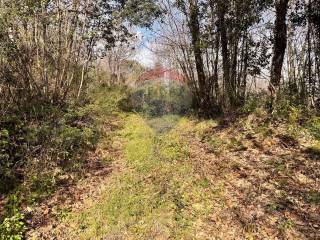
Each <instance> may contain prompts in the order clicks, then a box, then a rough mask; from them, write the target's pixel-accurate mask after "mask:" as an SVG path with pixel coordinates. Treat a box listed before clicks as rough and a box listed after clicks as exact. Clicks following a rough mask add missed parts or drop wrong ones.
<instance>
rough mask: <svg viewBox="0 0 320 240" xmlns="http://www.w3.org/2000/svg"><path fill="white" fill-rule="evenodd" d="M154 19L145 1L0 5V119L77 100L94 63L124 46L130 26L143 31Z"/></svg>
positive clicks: (45, 0) (48, 0) (36, 0)
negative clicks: (39, 106) (14, 112)
mask: <svg viewBox="0 0 320 240" xmlns="http://www.w3.org/2000/svg"><path fill="white" fill-rule="evenodd" d="M138 2H139V4H138ZM144 11H152V14H144V13H145V12H144ZM157 14H158V12H157V10H156V8H155V6H154V4H153V3H152V1H148V0H145V1H136V0H128V1H126V0H121V1H107V0H98V1H92V0H66V1H64V0H31V1H24V0H22V1H11V0H10V1H9V0H8V1H6V0H4V1H1V3H0V15H1V16H0V61H1V64H0V92H1V96H2V98H1V101H0V102H1V114H2V115H3V114H5V112H6V109H9V108H11V107H13V108H16V107H17V108H23V107H26V105H28V106H29V107H30V104H31V105H32V104H35V103H36V102H42V103H43V102H47V103H50V104H52V103H53V104H61V103H64V102H65V101H66V100H67V98H69V97H71V98H73V99H74V98H80V96H81V94H82V91H83V89H84V88H85V86H86V84H87V83H88V80H89V79H88V72H89V70H90V68H92V67H93V66H94V64H95V60H97V58H99V57H102V56H103V55H104V54H105V53H106V52H107V50H109V49H110V48H112V47H114V46H115V45H119V44H121V43H125V41H126V40H127V39H128V37H130V36H131V34H130V32H129V31H128V25H129V24H130V23H131V24H132V23H133V24H139V25H143V26H147V25H149V24H150V21H151V20H152V19H153V17H154V16H156V15H157ZM140 16H145V17H140ZM28 106H27V107H28Z"/></svg>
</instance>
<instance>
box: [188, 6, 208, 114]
mask: <svg viewBox="0 0 320 240" xmlns="http://www.w3.org/2000/svg"><path fill="white" fill-rule="evenodd" d="M189 8H190V18H189V29H190V32H191V39H192V48H193V53H194V58H195V64H196V71H197V75H198V83H199V95H200V96H199V101H200V102H199V103H198V104H199V107H200V111H201V115H204V116H205V117H208V116H210V114H211V111H212V110H213V109H212V106H211V97H210V89H209V88H208V86H207V84H206V76H205V72H204V63H203V57H202V50H201V34H200V25H199V6H198V2H197V1H196V0H189Z"/></svg>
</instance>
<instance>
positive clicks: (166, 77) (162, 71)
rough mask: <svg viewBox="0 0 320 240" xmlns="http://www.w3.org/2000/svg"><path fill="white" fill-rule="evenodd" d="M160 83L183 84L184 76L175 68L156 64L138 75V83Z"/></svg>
mask: <svg viewBox="0 0 320 240" xmlns="http://www.w3.org/2000/svg"><path fill="white" fill-rule="evenodd" d="M151 82H152V83H162V84H165V85H169V84H170V83H173V82H174V83H177V84H181V85H183V84H185V78H184V76H183V75H182V74H180V73H179V72H178V71H177V70H175V69H166V68H164V67H161V66H156V67H154V68H152V69H149V70H147V71H145V72H144V73H142V74H141V75H140V77H139V80H138V84H139V85H143V84H146V83H151Z"/></svg>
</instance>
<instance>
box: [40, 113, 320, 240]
mask: <svg viewBox="0 0 320 240" xmlns="http://www.w3.org/2000/svg"><path fill="white" fill-rule="evenodd" d="M123 116H124V115H121V118H123V119H122V120H121V122H122V123H123V127H122V128H121V129H120V130H119V129H118V130H116V133H114V131H112V132H113V134H112V136H113V137H112V138H111V139H108V140H107V141H106V142H104V141H103V140H102V142H101V144H100V145H101V146H100V147H99V148H98V151H100V150H101V149H104V148H106V149H108V151H107V152H110V148H111V149H114V150H115V151H116V154H115V155H114V157H112V158H110V159H111V160H112V163H111V168H112V169H113V171H112V172H111V173H109V174H108V176H107V177H105V178H102V181H101V182H99V184H98V185H97V189H93V190H92V195H90V194H89V195H88V196H87V197H85V198H84V201H82V202H81V203H79V206H77V207H75V208H72V210H71V211H69V212H68V213H66V214H62V216H61V217H60V218H58V219H57V221H56V222H55V223H54V224H50V225H51V227H50V234H49V235H46V237H45V238H35V239H108V240H109V239H121V240H122V239H123V240H127V239H129V240H131V239H132V240H140V239H141V240H144V239H146V240H149V239H150V240H153V239H179V240H180V239H186V240H187V239H199V240H206V239H208V240H209V239H318V238H317V237H318V231H317V229H318V227H319V213H318V209H319V197H318V196H319V192H318V189H319V187H318V185H317V184H318V182H317V181H318V180H317V179H318V178H317V176H319V170H318V169H319V168H318V166H319V162H318V161H315V160H313V158H312V156H309V155H308V153H305V150H303V148H301V149H299V148H287V147H284V146H283V144H282V142H281V141H280V142H279V141H278V140H277V139H278V137H277V136H278V135H275V134H273V135H270V136H269V137H266V136H265V135H264V132H261V131H260V130H259V129H258V128H256V130H252V128H251V125H252V123H250V124H249V126H250V128H248V129H246V125H248V124H246V122H240V123H238V124H234V126H232V127H223V126H220V125H218V124H217V122H215V121H213V120H210V121H200V120H192V119H190V118H183V117H178V116H164V117H162V118H154V119H147V118H143V117H141V116H140V115H137V114H129V115H125V117H123ZM249 120H250V119H249ZM121 125H122V124H121ZM106 131H107V132H108V131H110V130H106ZM270 142H271V143H270ZM109 145H112V146H109ZM99 149H100V150H99ZM101 151H102V150H101ZM111 152H112V151H111ZM110 159H109V157H108V154H106V160H107V161H108V162H110ZM109 164H110V163H109ZM297 166H299V167H297ZM300 166H303V169H302V168H301V167H300ZM89 185H90V183H89ZM288 186H290V187H288ZM307 188H308V189H307ZM292 189H297V191H292ZM303 189H305V191H303ZM74 205H78V203H75V204H74ZM37 231H38V230H37V229H36V230H35V232H36V233H37ZM41 231H42V232H45V231H47V229H44V230H43V229H42V230H41ZM38 236H39V235H38ZM48 236H49V237H51V238H49V237H48Z"/></svg>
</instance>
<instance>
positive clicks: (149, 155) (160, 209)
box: [65, 115, 219, 239]
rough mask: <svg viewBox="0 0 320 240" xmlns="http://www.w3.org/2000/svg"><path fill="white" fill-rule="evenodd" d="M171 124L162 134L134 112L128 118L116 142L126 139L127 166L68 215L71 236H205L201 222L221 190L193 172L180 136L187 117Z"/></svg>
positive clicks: (119, 237) (165, 237)
mask: <svg viewBox="0 0 320 240" xmlns="http://www.w3.org/2000/svg"><path fill="white" fill-rule="evenodd" d="M172 121H173V120H172ZM167 122H168V119H167ZM175 122H176V123H177V125H176V126H175V127H174V128H172V129H171V130H169V131H168V132H165V133H161V132H162V131H156V130H155V129H152V128H151V127H150V126H149V125H148V123H147V122H146V120H144V119H143V118H141V117H140V116H138V115H130V116H129V117H128V118H127V120H126V124H125V127H124V129H123V130H122V131H121V132H120V133H119V136H118V139H117V140H116V141H120V142H123V143H124V148H123V151H124V160H125V167H124V169H123V170H122V171H121V172H118V173H117V174H115V175H114V176H113V177H112V180H111V181H110V183H109V186H108V187H107V189H106V191H105V192H104V193H103V197H102V198H100V201H99V202H96V203H94V204H92V205H91V207H89V208H86V209H84V210H83V211H80V212H77V213H73V214H71V217H70V218H69V219H67V221H66V223H65V224H66V225H69V224H70V225H69V226H70V229H67V231H68V233H67V235H68V236H69V238H71V239H73V238H74V237H76V236H77V237H78V239H169V238H170V239H195V238H198V239H203V236H201V229H203V228H202V224H203V223H204V222H205V221H206V217H207V216H208V214H209V213H210V212H211V211H210V209H211V208H212V204H213V202H214V201H215V200H216V198H217V195H218V194H219V188H217V187H215V186H210V185H211V184H210V183H209V182H208V180H207V179H206V178H203V177H202V176H201V175H199V174H197V172H196V170H195V168H194V165H193V163H192V160H191V159H190V158H189V146H188V144H187V143H186V142H185V141H184V139H183V135H184V134H188V130H190V122H189V120H187V119H184V118H181V119H179V120H177V119H175ZM161 123H163V121H160V122H159V124H161ZM169 123H170V120H169ZM151 124H153V126H159V125H157V123H155V121H153V122H152V123H151ZM171 127H172V126H171ZM157 130H159V129H157ZM161 130H163V129H161Z"/></svg>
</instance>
